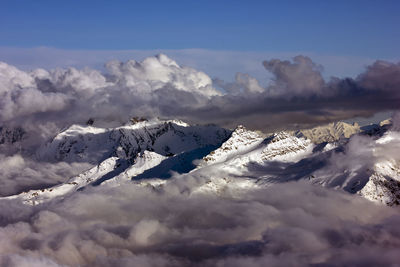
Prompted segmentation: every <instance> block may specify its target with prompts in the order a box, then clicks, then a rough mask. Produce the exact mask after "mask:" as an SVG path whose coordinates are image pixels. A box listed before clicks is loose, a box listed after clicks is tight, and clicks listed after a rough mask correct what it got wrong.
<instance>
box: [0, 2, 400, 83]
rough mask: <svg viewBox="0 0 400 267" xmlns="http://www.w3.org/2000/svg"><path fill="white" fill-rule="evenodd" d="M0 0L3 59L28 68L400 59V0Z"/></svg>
mask: <svg viewBox="0 0 400 267" xmlns="http://www.w3.org/2000/svg"><path fill="white" fill-rule="evenodd" d="M0 1H1V2H0V3H1V8H0V61H5V62H7V63H9V64H12V65H15V66H17V67H19V68H22V69H31V68H36V67H44V68H54V67H67V66H75V67H83V66H89V67H95V68H99V67H101V66H102V65H103V64H104V63H105V61H108V60H111V59H117V60H122V61H124V60H128V59H136V60H141V59H143V58H144V57H146V56H152V55H154V54H156V53H159V52H163V53H166V54H167V55H169V56H171V57H172V58H174V59H175V60H177V61H178V63H180V64H184V65H188V66H191V67H194V68H198V69H200V70H203V71H205V72H206V73H208V74H209V75H210V76H212V77H219V78H223V79H225V80H231V79H233V77H234V75H235V73H236V72H246V73H249V74H251V75H254V76H255V77H256V78H258V79H259V80H260V81H261V82H267V81H268V76H267V74H266V71H265V69H264V68H263V67H262V65H261V62H262V61H263V60H266V59H270V58H273V57H275V58H281V59H290V58H291V57H293V56H295V55H298V54H303V55H307V56H310V57H311V58H312V59H313V60H314V61H315V62H317V63H319V64H321V65H323V66H324V68H325V71H324V76H325V77H327V78H328V77H330V76H339V77H343V76H350V77H354V76H355V75H357V74H358V73H360V72H361V71H363V70H364V69H365V66H367V65H368V64H371V63H372V62H373V61H374V60H376V59H385V60H390V61H398V60H399V59H400V56H399V47H400V32H399V31H400V30H399V28H400V27H399V25H400V16H399V15H398V14H399V13H400V1H389V0H386V1H368V0H364V1H322V0H321V1H235V0H231V1H207V0H205V1H122V0H116V1H102V0H97V1H88V0H86V1H72V0H71V1H48V0H36V1H31V0H0Z"/></svg>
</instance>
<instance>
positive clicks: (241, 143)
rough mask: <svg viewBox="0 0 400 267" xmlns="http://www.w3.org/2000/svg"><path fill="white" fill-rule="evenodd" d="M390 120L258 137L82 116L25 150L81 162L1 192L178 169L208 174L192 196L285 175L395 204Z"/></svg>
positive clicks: (48, 190)
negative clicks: (73, 169)
mask: <svg viewBox="0 0 400 267" xmlns="http://www.w3.org/2000/svg"><path fill="white" fill-rule="evenodd" d="M391 125H392V124H391V121H390V120H386V121H384V122H382V123H381V124H379V125H369V126H365V127H360V126H359V125H358V124H356V123H355V124H348V123H345V122H337V123H331V124H328V125H324V126H319V127H317V128H313V129H306V130H298V131H281V132H276V133H270V134H265V133H262V132H259V131H251V130H248V129H246V128H245V127H244V126H238V127H236V128H235V129H231V130H230V129H224V128H221V127H218V126H216V125H205V126H200V125H189V124H187V123H185V122H182V121H179V120H161V119H151V120H147V119H144V118H141V119H139V118H133V119H132V120H131V121H130V122H128V123H126V124H125V125H122V126H119V127H114V128H104V127H100V126H96V122H95V120H93V119H91V120H89V121H88V123H86V124H82V125H71V126H70V127H68V128H66V129H64V130H62V131H61V132H59V133H58V134H56V135H55V136H54V138H52V139H51V140H49V141H48V142H46V143H45V144H42V145H41V146H40V147H39V148H38V149H37V150H36V151H35V153H33V154H32V153H31V155H29V157H31V158H34V160H35V161H38V162H48V163H53V164H54V163H59V162H66V163H69V164H73V163H85V164H87V165H86V166H87V168H86V169H84V170H83V171H81V172H79V173H76V174H75V175H73V176H70V177H65V179H64V180H63V181H61V182H59V183H58V184H55V185H54V186H42V187H40V186H39V187H40V188H37V187H38V186H36V188H34V189H30V188H28V189H24V190H23V191H21V192H18V193H16V194H12V195H6V196H3V197H2V198H3V199H20V200H22V201H23V202H24V203H26V204H30V205H35V204H38V203H43V202H46V201H50V200H53V199H62V198H65V197H66V196H67V195H69V194H71V193H74V192H77V191H85V190H86V189H87V188H88V187H93V186H101V187H103V186H105V187H118V186H123V185H124V183H127V182H129V183H136V184H139V185H143V186H151V187H154V188H159V187H163V186H165V184H167V183H168V182H169V180H171V179H172V180H173V179H175V180H176V179H180V177H182V176H185V175H186V176H188V175H190V176H191V177H208V178H207V179H206V182H203V183H199V184H198V185H196V189H195V190H194V193H209V194H216V195H218V194H219V193H220V192H222V191H224V192H226V191H227V190H228V191H229V192H231V193H232V194H235V192H239V191H243V190H246V189H248V188H255V187H269V186H273V185H274V184H284V183H287V182H291V181H300V180H303V181H307V182H309V183H311V184H316V185H320V186H323V187H327V188H332V189H336V190H342V191H345V192H348V193H350V194H357V195H360V196H362V197H364V198H366V199H368V200H371V201H374V202H377V203H382V204H384V205H389V206H392V205H398V204H399V201H400V163H399V161H398V159H397V158H396V155H397V152H396V148H397V147H398V145H399V143H400V133H399V132H397V131H394V130H392V129H391ZM0 133H1V136H0V145H1V146H7V147H8V148H9V147H10V146H12V147H15V148H16V147H19V149H21V144H23V141H24V138H28V137H27V136H28V135H29V133H28V132H25V131H24V130H23V128H21V127H17V128H12V129H10V128H7V127H2V128H0Z"/></svg>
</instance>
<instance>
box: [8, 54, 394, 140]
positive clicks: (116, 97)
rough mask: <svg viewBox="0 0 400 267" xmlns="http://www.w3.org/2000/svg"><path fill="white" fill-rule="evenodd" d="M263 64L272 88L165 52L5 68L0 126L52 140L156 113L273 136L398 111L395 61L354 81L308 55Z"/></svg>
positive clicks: (371, 68)
mask: <svg viewBox="0 0 400 267" xmlns="http://www.w3.org/2000/svg"><path fill="white" fill-rule="evenodd" d="M263 64H264V66H265V68H266V70H267V71H269V72H270V74H271V75H272V76H273V79H272V80H271V82H270V83H269V84H268V85H267V86H262V85H261V83H260V82H259V81H258V80H257V79H255V78H254V77H252V76H251V75H249V74H244V73H238V74H237V75H236V80H235V81H234V82H228V83H225V82H224V81H222V80H220V79H214V81H213V80H212V79H211V78H210V77H209V76H208V75H207V74H205V73H204V72H201V71H198V70H195V69H193V68H190V67H186V66H180V65H178V63H177V62H175V61H174V60H172V59H170V58H168V57H167V56H165V55H163V54H160V55H158V56H155V57H149V58H146V59H144V60H143V61H141V62H138V61H135V60H129V61H127V62H119V61H111V62H109V63H107V64H106V68H107V71H106V72H105V73H101V72H99V71H97V70H93V69H89V68H84V69H82V70H78V69H75V68H68V69H55V70H50V71H47V70H44V69H37V70H34V71H31V72H24V71H21V70H18V69H17V68H15V67H13V66H10V65H7V64H5V63H1V65H0V88H1V89H0V91H1V94H2V97H1V100H0V114H1V115H0V119H1V124H3V125H17V126H19V125H24V128H26V129H29V131H31V132H36V133H37V134H36V135H37V136H41V138H42V139H41V141H43V139H46V138H49V136H47V135H46V133H47V132H49V131H48V130H45V131H43V129H48V128H49V127H50V128H51V129H54V128H58V129H61V128H63V127H65V126H68V125H70V124H72V123H83V122H85V121H87V120H88V118H89V117H92V118H95V119H96V121H97V122H99V121H103V122H104V121H109V122H110V121H117V122H119V123H123V122H125V121H128V120H129V118H130V117H132V116H144V117H156V116H159V117H164V118H179V119H183V120H186V121H188V122H191V123H201V124H204V123H215V124H220V125H222V126H226V127H235V126H236V125H238V124H244V125H246V126H248V127H249V128H253V129H261V130H264V131H276V130H279V129H282V128H285V129H288V128H296V127H297V128H298V127H303V128H304V127H308V126H312V125H315V124H320V123H327V122H331V121H336V120H342V119H349V118H352V117H355V116H364V117H365V116H372V115H373V114H375V113H376V112H380V111H385V110H393V109H397V108H398V103H399V99H400V93H399V89H398V87H399V81H398V78H396V77H397V76H398V75H397V74H398V72H399V68H400V67H399V65H398V64H395V63H389V62H383V61H378V62H376V63H374V64H373V65H371V66H369V67H368V68H367V70H366V71H365V72H364V73H362V74H360V75H359V76H358V77H357V78H355V79H351V78H346V79H339V78H334V77H333V78H331V79H330V80H329V81H325V80H324V79H323V77H322V74H321V70H322V67H321V66H320V65H318V64H316V63H314V62H313V61H312V60H311V59H310V58H308V57H306V56H297V57H295V58H294V59H293V61H288V60H279V59H271V60H267V61H264V63H263ZM266 74H267V72H266ZM388 79H390V82H387V80H388ZM38 129H41V130H40V131H39V130H38ZM38 131H39V132H38Z"/></svg>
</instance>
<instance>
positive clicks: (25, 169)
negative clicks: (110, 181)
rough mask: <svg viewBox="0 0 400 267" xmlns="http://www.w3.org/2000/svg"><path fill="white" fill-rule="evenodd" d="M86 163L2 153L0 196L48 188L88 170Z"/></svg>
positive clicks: (0, 159)
mask: <svg viewBox="0 0 400 267" xmlns="http://www.w3.org/2000/svg"><path fill="white" fill-rule="evenodd" d="M90 166H91V165H89V164H86V163H72V164H68V163H65V162H59V163H54V164H51V163H45V162H37V161H35V160H32V159H29V158H25V157H22V156H21V155H19V154H14V155H12V156H6V155H2V154H0V177H1V179H0V196H9V195H15V194H18V193H21V192H23V191H28V190H31V189H41V188H48V187H50V186H53V185H56V184H59V183H60V182H64V181H65V179H66V178H69V177H71V176H73V175H77V174H78V173H80V172H82V171H83V170H86V169H88V168H89V167H90Z"/></svg>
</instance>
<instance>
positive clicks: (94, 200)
mask: <svg viewBox="0 0 400 267" xmlns="http://www.w3.org/2000/svg"><path fill="white" fill-rule="evenodd" d="M207 180H208V179H207V178H199V177H191V176H190V175H185V176H179V177H176V178H174V179H172V180H171V181H170V182H169V183H168V184H167V185H165V186H164V187H162V188H161V189H157V190H154V188H152V187H142V186H138V185H135V184H132V183H128V184H124V185H123V186H120V187H116V188H107V187H96V188H90V189H87V190H85V192H84V193H82V192H81V193H80V192H78V193H76V194H74V195H72V196H70V197H68V198H67V199H65V200H64V201H54V202H52V203H48V204H45V205H39V206H33V207H31V206H23V205H21V204H20V203H17V202H14V201H12V200H9V201H5V200H4V201H1V202H0V205H1V209H0V224H1V226H2V227H1V228H0V237H1V238H0V251H1V253H0V262H1V263H2V265H6V266H25V265H27V263H28V262H32V263H36V264H37V265H38V266H39V265H41V266H61V265H72V266H76V265H80V266H89V265H91V266H93V265H96V266H116V265H118V266H133V265H134V266H137V265H140V266H226V265H230V266H231V265H232V266H243V265H246V266H265V265H269V266H282V265H285V266H309V264H315V265H322V266H348V265H352V266H378V265H386V266H388V265H391V264H394V263H396V262H398V261H399V259H400V258H399V256H398V255H399V252H400V251H399V245H400V232H399V231H398V227H397V226H398V223H399V222H400V217H399V215H398V213H397V212H396V211H395V210H394V209H390V208H387V207H382V206H377V205H375V204H373V203H371V202H368V201H366V200H363V199H362V198H360V197H357V196H354V195H348V194H344V193H341V192H337V191H328V190H326V189H323V188H321V187H317V186H311V185H308V184H305V183H301V182H297V183H288V184H285V185H276V186H274V187H270V188H259V189H256V190H253V191H250V192H247V193H246V194H242V195H237V194H236V195H235V196H232V195H231V194H230V193H229V190H226V191H225V192H224V193H223V195H222V196H217V195H210V194H201V193H200V194H199V193H197V194H196V193H194V191H193V190H195V188H196V187H198V186H200V185H202V184H204V183H206V182H207ZM365 211H368V212H365ZM24 264H25V265H24Z"/></svg>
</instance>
